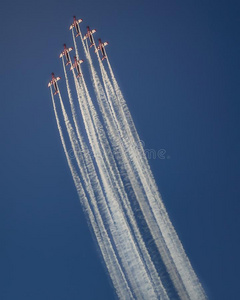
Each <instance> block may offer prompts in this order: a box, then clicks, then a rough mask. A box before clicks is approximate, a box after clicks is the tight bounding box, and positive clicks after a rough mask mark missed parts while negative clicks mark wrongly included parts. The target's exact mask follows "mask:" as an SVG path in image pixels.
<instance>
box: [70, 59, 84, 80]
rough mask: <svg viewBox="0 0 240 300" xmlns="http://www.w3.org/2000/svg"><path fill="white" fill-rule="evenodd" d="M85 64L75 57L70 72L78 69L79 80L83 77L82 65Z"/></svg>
mask: <svg viewBox="0 0 240 300" xmlns="http://www.w3.org/2000/svg"><path fill="white" fill-rule="evenodd" d="M82 63H83V60H82V59H80V60H77V58H76V56H74V63H73V64H72V66H71V68H70V70H73V69H74V68H76V70H77V78H79V77H80V76H81V69H80V64H82Z"/></svg>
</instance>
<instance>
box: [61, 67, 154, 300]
mask: <svg viewBox="0 0 240 300" xmlns="http://www.w3.org/2000/svg"><path fill="white" fill-rule="evenodd" d="M64 67H65V66H64ZM75 79H76V78H75ZM67 86H68V84H67ZM76 87H77V91H78V95H79V96H80V91H79V87H78V85H77V86H76ZM68 89H69V88H68ZM79 98H81V97H79ZM88 100H89V99H88ZM80 104H81V103H80ZM85 105H86V104H85ZM81 109H82V110H84V108H83V107H82V108H81ZM85 114H86V111H85ZM85 114H83V116H84V115H85ZM89 120H90V119H89ZM89 120H88V121H87V122H86V123H85V126H86V124H87V126H86V127H88V126H89V124H90V122H91V121H89ZM86 130H87V131H88V129H87V128H86ZM93 134H94V132H93ZM90 136H91V135H90ZM95 146H96V143H95ZM93 149H96V147H94V148H93ZM98 159H99V157H98ZM105 177H106V169H105V175H104V176H103V178H104V180H105ZM106 186H107V185H106V184H105V187H106ZM108 196H109V195H108ZM115 197H116V196H115ZM110 207H111V206H110ZM115 215H116V212H115ZM118 218H119V217H118ZM124 225H125V224H124V223H122V225H120V227H118V229H119V228H124ZM125 226H126V225H125ZM125 234H127V235H128V236H129V231H128V230H126V232H125ZM117 236H118V235H116V234H115V238H116V237H117ZM122 241H123V240H122ZM125 244H126V241H125ZM120 245H121V247H123V243H121V244H120ZM132 246H133V244H132V245H130V246H129V249H131V247H132ZM127 251H128V252H129V250H127ZM119 252H120V253H121V252H122V251H121V248H120V250H119ZM135 252H136V253H135V255H137V257H138V252H137V250H135ZM129 253H130V254H131V255H133V252H132V251H130V252H129ZM123 254H124V253H123ZM124 255H125V257H126V251H125V254H124ZM128 255H129V254H128ZM135 260H136V259H135ZM130 261H134V259H131V260H130ZM141 268H142V267H141V265H140V266H139V265H138V266H137V267H136V269H138V272H140V269H141ZM128 272H129V271H128ZM142 276H143V280H144V281H145V282H147V277H146V276H145V273H144V272H143V275H142ZM134 277H135V278H134ZM144 277H146V278H145V279H144ZM129 278H130V279H129V280H130V281H133V279H134V281H135V283H134V284H135V285H136V284H137V285H138V286H139V284H138V283H137V281H136V276H132V274H131V276H129ZM141 280H142V279H141ZM142 289H143V291H144V288H142ZM150 290H151V286H150V285H149V284H148V286H146V289H145V292H146V291H147V293H148V297H149V298H153V299H155V298H154V295H152V296H151V291H150ZM135 294H138V295H139V296H138V298H139V297H141V295H140V293H139V291H138V290H137V289H136V288H135Z"/></svg>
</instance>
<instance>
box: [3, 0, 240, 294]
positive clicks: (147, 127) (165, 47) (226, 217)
mask: <svg viewBox="0 0 240 300" xmlns="http://www.w3.org/2000/svg"><path fill="white" fill-rule="evenodd" d="M1 6H2V7H1V12H0V24H1V27H0V28H1V29H0V30H1V68H0V72H1V81H0V85H1V101H0V128H1V130H0V139H1V148H0V157H1V173H0V180H1V194H0V197H1V202H0V224H1V225H0V228H1V231H0V234H1V241H2V242H1V247H0V258H1V271H0V276H1V288H0V298H1V299H3V300H13V299H24V300H28V299H29V300H30V299H31V300H32V299H34V300H38V299H39V300H40V299H41V300H42V299H58V300H63V299H71V300H75V299H84V300H90V299H91V300H94V299H99V300H100V299H113V297H114V293H113V289H112V287H111V283H110V281H109V279H108V277H107V275H106V272H105V269H104V266H103V264H102V262H101V259H100V256H99V254H98V253H97V248H96V245H95V242H94V241H93V239H92V237H91V233H90V231H89V229H88V226H87V222H86V220H85V217H84V215H83V212H82V210H81V206H80V204H79V200H78V197H77V193H76V190H75V187H74V184H73V182H72V178H71V175H70V171H69V169H68V166H67V162H66V159H65V157H64V153H63V150H62V146H61V142H60V138H59V135H58V132H57V126H56V122H55V119H54V114H53V109H52V104H51V99H50V93H49V90H48V89H47V83H48V81H49V80H50V73H51V72H52V71H54V72H55V73H56V74H57V75H59V76H63V71H62V67H61V62H60V61H59V59H58V55H59V53H60V51H61V49H62V44H63V43H67V45H69V46H72V39H71V34H70V32H69V31H68V27H69V25H70V23H71V21H72V16H73V15H76V16H77V17H79V18H83V19H84V23H83V25H82V28H83V31H84V28H85V26H87V25H90V26H91V27H93V28H96V29H97V30H98V32H97V35H96V37H101V38H102V39H103V40H107V41H109V46H108V49H107V50H108V55H109V58H110V61H111V63H112V66H113V68H114V71H115V74H116V77H117V79H118V80H119V82H120V86H121V88H122V91H123V93H124V95H125V98H126V99H127V103H128V105H129V107H130V110H131V113H132V115H133V118H134V120H135V123H136V126H137V129H138V131H139V134H140V136H141V138H142V140H143V141H144V143H145V147H146V148H147V149H154V150H156V151H157V150H159V149H165V150H166V156H165V159H151V160H150V164H151V167H152V170H153V173H154V175H155V178H156V181H157V183H158V186H159V190H160V192H161V194H162V197H163V201H164V203H165V205H166V207H167V210H168V213H169V215H170V218H171V220H172V222H173V224H174V226H175V228H176V230H177V232H178V234H179V236H180V239H181V241H182V243H183V245H184V248H185V250H186V252H187V254H188V256H189V258H190V260H191V262H192V265H193V267H194V269H195V271H196V272H197V274H198V276H199V278H200V280H201V282H202V284H203V286H204V288H205V289H206V292H207V294H208V295H209V298H210V299H218V300H223V299H234V300H235V299H237V298H238V296H239V293H240V290H239V284H238V279H239V276H240V274H239V269H240V268H239V267H240V266H239V254H238V253H240V240H239V226H240V221H239V209H240V204H239V195H240V188H239V178H240V166H239V153H240V139H239V128H240V124H239V100H240V91H239V86H240V85H239V82H240V76H239V74H240V60H239V53H240V42H239V36H240V18H239V15H240V4H239V3H238V1H226V0H225V1H221V0H220V1H190V0H189V1H186V0H184V1H181V3H179V2H178V1H168V2H167V1H162V0H160V1H153V0H150V1H146V0H145V1H141V0H140V1H135V0H132V1H131V0H130V1H118V0H116V1H106V0H103V1H96V0H93V1H90V2H89V3H88V2H87V1H73V0H69V1H53V0H49V1H39V2H30V1H29V2H27V1H16V0H13V1H12V2H11V3H9V2H6V1H5V2H2V5H1ZM60 87H61V89H63V88H64V85H63V84H62V86H61V83H60ZM96 295H97V296H96Z"/></svg>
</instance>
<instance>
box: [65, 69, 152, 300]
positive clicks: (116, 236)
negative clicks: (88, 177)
mask: <svg viewBox="0 0 240 300" xmlns="http://www.w3.org/2000/svg"><path fill="white" fill-rule="evenodd" d="M63 67H64V69H65V65H64V63H63ZM65 75H66V72H65ZM66 79H67V77H66ZM75 80H76V78H75ZM76 88H77V92H78V95H79V96H80V93H81V91H80V90H79V86H78V84H77V85H76ZM67 90H68V95H69V98H70V99H71V92H70V89H69V84H68V79H67ZM79 101H80V105H81V98H80V97H79ZM89 101H90V99H88V102H89ZM85 105H86V100H85ZM84 109H85V108H83V107H81V110H82V111H84V113H85V115H89V112H88V113H87V112H86V110H84ZM85 115H83V117H84V116H85ZM90 124H91V119H90V117H89V118H88V120H87V121H86V122H85V126H86V130H87V132H89V125H90ZM92 136H94V132H92V134H89V137H90V138H91V137H92ZM72 146H73V145H72ZM75 148H76V146H75ZM97 148H98V144H97V141H96V139H95V143H94V147H93V149H94V150H93V151H95V150H96V149H97ZM74 153H75V155H78V152H77V151H76V150H75V151H74ZM100 160H101V154H99V155H98V161H100ZM101 167H102V166H101ZM101 167H100V168H101ZM100 172H102V170H101V169H100ZM103 172H105V174H104V175H103V176H102V178H103V179H104V180H105V181H106V179H105V178H106V176H109V175H108V174H107V169H106V167H105V169H104V171H103ZM109 177H110V176H109ZM103 184H104V185H105V187H108V186H109V183H104V182H103ZM109 193H110V192H109V188H108V189H107V195H108V197H112V198H113V194H109ZM115 198H116V195H115ZM109 207H110V209H111V211H112V214H111V217H112V218H114V217H115V221H116V216H117V214H119V207H118V211H115V213H113V205H112V203H111V202H110V205H109ZM121 219H123V220H122V221H121V225H120V226H118V227H117V229H118V232H117V233H114V236H113V238H114V239H115V240H117V239H118V240H119V237H121V235H123V233H121V234H120V235H119V229H121V230H122V229H123V228H124V227H126V226H127V223H126V222H125V220H124V216H121V215H119V217H117V221H118V222H119V221H120V220H121ZM124 235H127V237H128V239H127V240H129V241H131V240H132V238H131V235H130V232H129V230H128V229H126V230H125V232H124ZM124 244H125V245H124ZM116 245H117V247H119V254H120V255H125V257H128V256H130V255H131V256H133V258H132V259H131V261H132V262H134V261H137V260H138V261H139V263H138V265H137V269H138V272H140V271H141V268H144V266H143V263H142V261H141V260H140V257H139V253H138V251H137V249H136V247H135V244H134V243H133V240H132V242H131V243H129V246H128V247H129V249H127V247H126V240H125V239H122V240H120V241H118V242H116ZM124 246H125V248H126V249H125V251H122V249H123V247H124ZM132 247H133V248H132ZM134 253H135V254H134ZM134 255H135V256H134ZM134 257H135V258H134ZM123 263H124V264H125V262H124V261H123ZM141 265H142V266H141ZM125 269H126V272H128V274H129V270H128V268H126V264H125ZM142 273H143V274H142V276H141V277H139V279H138V280H136V278H137V276H136V275H135V276H132V275H131V276H130V275H128V277H129V278H130V279H129V281H130V282H133V281H134V282H133V283H132V285H133V286H134V285H137V287H138V288H139V286H140V283H138V281H140V282H141V285H142V284H143V281H144V283H145V282H147V281H148V280H149V279H148V278H147V275H146V272H145V270H144V271H142ZM134 289H135V294H137V295H138V298H139V297H141V295H140V293H139V289H137V288H134ZM142 290H144V289H143V288H142ZM146 290H147V291H148V297H149V298H152V299H155V298H156V297H155V296H154V295H152V296H151V293H150V290H151V285H150V284H148V286H147V287H146Z"/></svg>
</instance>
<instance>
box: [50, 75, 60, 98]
mask: <svg viewBox="0 0 240 300" xmlns="http://www.w3.org/2000/svg"><path fill="white" fill-rule="evenodd" d="M60 79H61V77H55V76H54V73H52V80H50V81H49V83H48V87H50V86H51V85H52V84H53V87H54V91H55V92H54V95H56V94H57V93H58V92H59V90H58V86H57V81H58V80H60Z"/></svg>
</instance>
